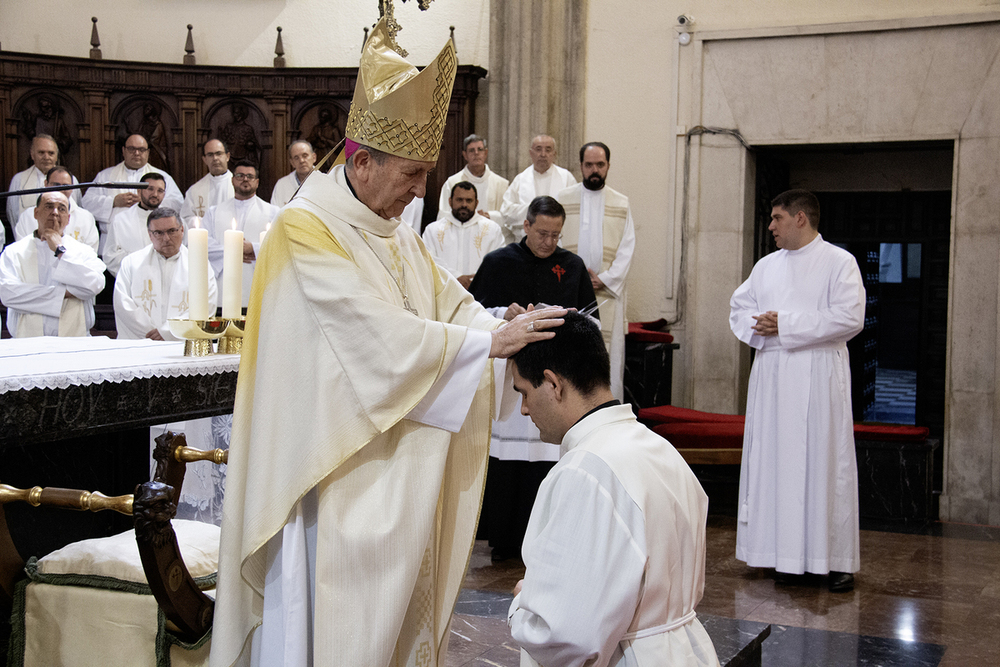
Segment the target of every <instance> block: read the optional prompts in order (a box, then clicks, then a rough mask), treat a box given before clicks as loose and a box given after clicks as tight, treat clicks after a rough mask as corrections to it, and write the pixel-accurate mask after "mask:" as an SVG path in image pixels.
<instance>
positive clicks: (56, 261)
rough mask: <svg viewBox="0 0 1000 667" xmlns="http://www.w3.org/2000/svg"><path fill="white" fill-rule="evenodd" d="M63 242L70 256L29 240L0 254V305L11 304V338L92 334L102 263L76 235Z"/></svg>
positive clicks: (102, 268)
mask: <svg viewBox="0 0 1000 667" xmlns="http://www.w3.org/2000/svg"><path fill="white" fill-rule="evenodd" d="M62 244H63V246H65V248H66V252H65V253H63V254H62V255H61V256H60V257H55V254H54V253H53V251H52V249H51V248H49V245H48V243H46V242H45V241H43V240H41V239H36V238H35V237H34V236H29V237H28V238H24V239H21V240H20V241H15V242H14V243H11V244H10V245H9V246H7V247H6V248H4V250H3V254H2V255H0V302H3V304H4V305H5V306H7V330H8V331H9V332H10V335H11V336H13V337H15V338H25V337H30V336H89V335H90V329H91V328H92V327H93V326H94V297H95V296H97V294H98V293H99V292H100V291H101V290H102V289H104V262H102V261H101V260H100V259H98V257H97V254H96V253H95V252H94V250H93V249H92V248H91V247H90V246H87V245H84V244H82V243H80V242H79V241H77V240H75V239H73V238H72V237H67V236H64V237H63V240H62ZM66 292H69V293H70V294H71V295H72V296H70V297H66Z"/></svg>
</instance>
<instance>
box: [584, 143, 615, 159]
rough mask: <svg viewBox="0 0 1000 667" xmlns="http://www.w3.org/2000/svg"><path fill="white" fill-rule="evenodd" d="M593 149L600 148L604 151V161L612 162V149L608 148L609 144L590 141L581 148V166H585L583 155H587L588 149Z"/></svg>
mask: <svg viewBox="0 0 1000 667" xmlns="http://www.w3.org/2000/svg"><path fill="white" fill-rule="evenodd" d="M591 147H594V148H600V149H601V150H602V151H604V159H605V160H607V161H608V162H611V149H610V148H608V145H607V144H605V143H602V142H600V141H588V142H587V143H585V144H584V145H583V146H580V164H583V154H584V153H586V152H587V149H588V148H591Z"/></svg>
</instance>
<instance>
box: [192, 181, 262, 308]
mask: <svg viewBox="0 0 1000 667" xmlns="http://www.w3.org/2000/svg"><path fill="white" fill-rule="evenodd" d="M276 215H278V207H277V206H274V205H272V204H268V203H267V202H266V201H264V200H263V199H261V198H260V197H258V196H257V195H254V196H253V197H250V198H249V199H242V200H241V199H236V198H235V197H234V198H232V199H227V200H226V201H224V202H222V203H221V204H219V205H218V206H213V207H212V208H210V209H208V211H206V212H205V219H204V220H203V221H202V227H205V228H206V229H208V232H209V234H208V261H209V262H211V264H212V269H213V270H214V271H215V280H216V282H217V283H218V285H219V303H220V304H221V303H222V297H223V295H222V291H223V289H222V283H223V265H222V264H223V248H224V243H225V234H226V230H228V229H233V228H234V227H233V221H234V220H235V221H236V227H235V229H238V230H240V231H241V232H243V240H244V242H246V241H249V242H250V245H252V246H253V252H254V256H255V257H256V256H258V255H260V234H261V232H263V231H266V230H267V226H268V225H270V224H271V222H272V221H273V220H274V217H275V216H276ZM256 265H257V260H256V259H254V260H253V261H252V262H249V263H247V262H244V263H243V282H242V284H243V299H242V301H243V307H244V308H246V306H247V304H248V303H250V287H251V286H252V285H253V270H254V267H255V266H256Z"/></svg>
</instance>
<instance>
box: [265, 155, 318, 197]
mask: <svg viewBox="0 0 1000 667" xmlns="http://www.w3.org/2000/svg"><path fill="white" fill-rule="evenodd" d="M288 164H289V165H291V167H292V173H290V174H287V175H285V176H282V177H281V178H279V179H278V182H277V183H275V184H274V189H273V190H271V204H272V205H274V206H277V207H279V208H280V207H282V206H284V205H285V204H287V203H288V200H289V199H291V198H292V195H294V194H295V191H296V190H298V189H299V186H300V185H302V181H304V180H306V176H308V175H309V172H311V171H312V168H313V165H314V164H316V152H315V151H314V150H313V147H312V144H310V143H309V142H308V141H305V140H303V141H293V142H292V144H291V145H290V146H289V147H288Z"/></svg>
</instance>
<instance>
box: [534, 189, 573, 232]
mask: <svg viewBox="0 0 1000 667" xmlns="http://www.w3.org/2000/svg"><path fill="white" fill-rule="evenodd" d="M539 215H549V216H552V217H553V218H562V219H563V222H565V221H566V209H564V208H563V206H562V204H560V203H559V202H557V201H556V200H555V199H553V198H552V197H549V196H546V195H543V196H541V197H535V198H534V199H532V200H531V203H530V204H528V224H531V225H533V224H535V217H536V216H539Z"/></svg>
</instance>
